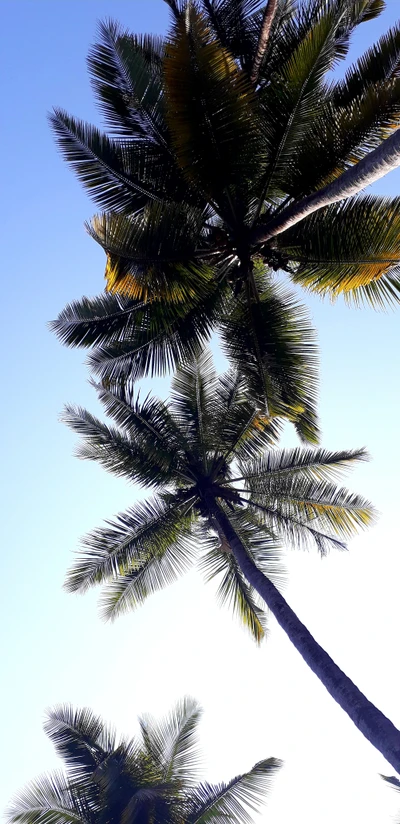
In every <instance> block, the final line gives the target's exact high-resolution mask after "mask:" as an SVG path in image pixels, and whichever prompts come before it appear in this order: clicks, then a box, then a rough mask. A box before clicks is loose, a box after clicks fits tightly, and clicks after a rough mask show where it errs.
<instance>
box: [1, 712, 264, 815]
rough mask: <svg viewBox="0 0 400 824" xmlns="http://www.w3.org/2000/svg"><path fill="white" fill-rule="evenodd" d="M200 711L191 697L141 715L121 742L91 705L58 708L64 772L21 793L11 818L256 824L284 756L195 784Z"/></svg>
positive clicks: (57, 741)
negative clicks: (161, 715)
mask: <svg viewBox="0 0 400 824" xmlns="http://www.w3.org/2000/svg"><path fill="white" fill-rule="evenodd" d="M199 717H200V708H199V706H198V704H197V703H196V702H195V701H193V699H190V698H186V699H184V700H183V701H181V702H180V703H178V704H177V705H176V707H175V708H174V710H173V711H172V712H171V713H170V715H169V716H168V717H167V718H165V719H164V720H163V721H162V722H161V723H157V722H156V721H154V719H152V718H151V717H145V718H140V719H139V724H140V736H139V737H137V738H134V739H131V740H121V741H117V740H116V735H115V733H114V731H113V730H112V729H110V728H109V727H107V726H106V725H105V724H104V722H103V721H102V719H101V718H99V717H97V716H95V715H94V714H93V713H92V712H91V710H89V709H82V710H74V709H73V708H72V707H70V706H59V707H55V708H54V709H53V710H51V711H50V712H49V713H48V716H47V721H46V724H45V730H46V732H47V734H48V736H49V738H50V739H51V741H52V742H53V744H54V745H55V748H56V751H57V753H58V755H59V756H61V758H62V759H63V762H64V764H65V770H66V771H65V773H52V774H51V775H48V776H42V777H41V778H39V779H37V780H36V781H35V782H32V783H31V784H30V785H29V786H28V787H27V788H26V789H25V790H23V791H21V793H20V794H19V795H18V796H17V797H16V798H15V799H14V801H13V803H12V804H11V805H10V807H9V809H8V811H7V821H8V824H73V822H74V824H182V822H184V824H213V823H214V822H215V824H218V822H220V821H221V820H222V819H223V820H224V821H226V822H230V824H250V822H251V817H250V815H249V810H256V809H258V808H259V807H260V806H261V805H262V803H263V802H264V800H265V796H266V794H267V793H268V790H269V788H270V785H271V781H272V778H273V776H274V774H275V773H276V771H277V769H279V767H280V762H279V761H278V760H277V759H275V758H268V759H266V760H264V761H260V762H259V763H258V764H255V766H254V767H253V768H252V769H251V770H249V772H247V773H244V774H243V775H238V776H237V777H236V778H233V779H232V780H231V781H229V782H228V783H227V784H224V783H221V784H217V785H215V784H208V783H200V784H199V783H196V777H197V768H198V763H199V751H198V746H197V740H196V728H197V725H198V721H199Z"/></svg>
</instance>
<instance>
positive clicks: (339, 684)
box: [209, 501, 400, 773]
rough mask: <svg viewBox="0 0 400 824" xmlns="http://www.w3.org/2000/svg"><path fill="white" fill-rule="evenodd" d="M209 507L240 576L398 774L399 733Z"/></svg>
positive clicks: (228, 524) (212, 506)
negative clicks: (259, 597) (322, 644)
mask: <svg viewBox="0 0 400 824" xmlns="http://www.w3.org/2000/svg"><path fill="white" fill-rule="evenodd" d="M209 508H210V510H211V511H212V515H213V516H214V518H215V520H216V521H217V523H218V526H219V528H220V530H221V531H222V532H223V533H224V534H225V537H226V539H227V541H228V542H229V545H230V547H231V550H232V553H233V555H234V557H235V558H236V561H237V563H238V565H239V567H240V569H241V570H242V572H243V574H244V575H245V577H246V578H247V580H248V582H249V583H250V584H251V585H252V586H253V587H254V589H255V590H256V591H257V592H258V594H259V595H260V596H261V598H263V600H264V601H265V603H266V604H267V606H268V608H269V609H270V610H271V612H272V614H273V615H274V616H275V618H276V620H277V621H278V623H279V624H280V626H281V627H282V629H283V630H284V631H285V632H286V635H287V636H288V638H290V640H291V642H292V644H294V646H295V647H296V649H297V651H298V652H299V653H300V655H301V656H302V657H303V658H304V660H305V662H306V664H308V666H309V667H310V669H312V671H313V672H314V673H315V675H317V677H318V678H319V680H320V681H321V683H322V684H323V685H324V687H326V689H327V690H328V692H329V693H330V695H331V696H332V698H334V699H335V701H336V702H337V703H338V704H339V706H340V707H341V708H342V709H343V710H344V711H345V712H347V715H348V716H349V717H350V718H351V720H352V721H353V723H354V724H355V725H356V727H358V729H359V730H360V732H362V734H363V735H364V736H365V737H366V738H367V739H368V741H370V742H371V744H372V745H373V746H374V747H376V749H377V750H379V751H380V752H381V753H382V755H383V756H384V758H386V760H387V761H388V762H389V764H391V765H392V767H394V769H395V770H396V771H397V772H398V773H400V731H399V730H398V729H396V727H395V726H394V724H392V722H391V721H390V720H389V719H388V718H386V716H385V715H383V713H382V712H380V710H378V709H377V707H375V706H374V704H372V703H371V702H370V701H368V699H367V698H366V697H365V695H363V693H362V692H360V690H359V689H358V687H356V685H355V684H353V682H352V681H351V680H350V678H348V677H347V675H345V673H344V672H342V670H341V669H339V667H338V666H337V665H336V664H335V662H334V661H333V660H332V658H331V657H330V656H329V655H328V653H327V652H325V650H324V649H323V648H322V647H321V646H320V645H319V644H318V643H317V641H316V640H315V639H314V638H313V636H312V635H311V633H310V632H309V631H308V629H307V627H305V626H304V624H302V622H301V621H300V620H299V618H298V617H297V615H296V613H295V612H293V610H292V609H291V607H290V606H289V604H288V603H287V602H286V601H285V599H284V597H283V596H282V595H281V593H280V592H279V591H278V590H277V589H276V587H275V586H274V584H273V583H272V582H271V581H270V580H269V579H268V578H267V577H266V576H265V575H264V574H263V573H262V572H261V571H260V570H259V569H258V568H257V566H256V565H255V563H254V562H253V561H252V560H251V558H250V557H249V555H248V553H247V552H246V549H245V547H244V545H243V544H242V542H241V540H240V538H239V537H238V535H237V534H236V532H235V529H234V527H233V526H232V524H231V522H230V521H229V518H228V517H227V516H226V515H225V512H224V511H223V510H222V509H221V507H220V506H219V505H218V504H217V503H216V502H215V501H212V502H211V501H210V502H209Z"/></svg>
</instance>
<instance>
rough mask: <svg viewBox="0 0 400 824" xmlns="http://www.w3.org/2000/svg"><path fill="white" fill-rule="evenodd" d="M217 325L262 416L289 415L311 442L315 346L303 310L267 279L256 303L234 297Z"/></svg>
mask: <svg viewBox="0 0 400 824" xmlns="http://www.w3.org/2000/svg"><path fill="white" fill-rule="evenodd" d="M220 328H221V333H222V346H223V348H224V350H225V352H226V354H227V355H228V357H229V359H230V361H231V362H232V363H233V364H234V365H235V366H236V367H237V368H238V370H239V372H241V374H243V375H244V377H245V379H246V381H247V383H248V386H249V390H250V392H251V393H252V395H253V398H254V399H255V400H256V402H257V403H258V404H260V406H261V408H263V409H264V410H265V413H266V415H267V416H268V417H273V416H276V415H278V416H283V417H288V418H289V419H291V420H293V421H295V422H296V427H297V429H298V431H299V434H300V435H301V437H303V438H304V439H305V440H309V441H311V442H315V441H316V440H317V439H318V428H317V423H316V411H315V406H316V394H317V372H316V358H317V350H316V346H315V340H314V331H313V329H312V327H311V325H310V323H309V319H308V316H307V314H306V312H305V310H304V308H303V307H302V306H300V305H299V304H298V302H297V301H296V300H295V299H294V298H293V296H292V295H289V294H288V293H287V292H286V291H285V290H282V289H281V288H280V287H277V286H276V285H275V284H272V282H270V283H269V284H268V285H267V286H266V288H265V289H264V291H263V293H262V294H261V296H260V299H259V301H257V302H256V301H252V300H251V299H250V300H248V301H247V302H244V301H241V302H239V301H238V302H237V304H236V305H235V306H234V308H233V309H232V311H231V313H230V315H229V316H226V317H225V318H224V320H223V322H222V323H221V325H220Z"/></svg>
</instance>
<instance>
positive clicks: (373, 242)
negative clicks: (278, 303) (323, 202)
mask: <svg viewBox="0 0 400 824" xmlns="http://www.w3.org/2000/svg"><path fill="white" fill-rule="evenodd" d="M300 225H301V230H300ZM278 243H279V246H280V248H281V249H283V248H284V249H285V253H286V254H288V255H289V256H290V257H291V258H292V259H293V260H297V261H298V267H297V269H296V271H295V272H294V274H293V279H294V280H295V281H296V282H298V283H301V284H302V285H303V286H306V287H307V288H310V289H313V290H314V291H316V292H319V293H321V294H322V295H323V294H325V293H328V294H330V295H331V296H332V297H336V296H337V295H338V294H340V293H341V292H345V293H346V294H347V293H351V292H353V291H354V290H356V295H358V294H359V291H361V290H362V289H363V287H365V286H368V285H369V284H370V283H371V282H372V281H379V279H380V278H381V277H382V276H387V275H393V278H394V280H395V282H397V281H398V283H399V291H400V279H399V276H398V271H399V266H400V198H385V197H378V196H372V195H368V196H364V197H358V198H352V199H350V200H347V201H345V202H342V203H339V204H334V205H332V206H329V207H327V208H326V209H324V210H321V211H319V212H316V213H314V214H313V215H311V216H310V217H309V218H307V219H306V220H305V221H303V222H302V223H301V224H297V225H296V226H293V227H292V228H291V229H288V231H287V232H284V234H283V235H281V236H280V239H279V242H278ZM349 297H351V295H349ZM356 299H357V298H356Z"/></svg>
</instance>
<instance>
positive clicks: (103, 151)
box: [49, 109, 159, 212]
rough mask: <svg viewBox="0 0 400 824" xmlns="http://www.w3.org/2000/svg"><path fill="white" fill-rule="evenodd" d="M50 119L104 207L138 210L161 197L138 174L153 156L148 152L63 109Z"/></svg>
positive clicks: (59, 140)
mask: <svg viewBox="0 0 400 824" xmlns="http://www.w3.org/2000/svg"><path fill="white" fill-rule="evenodd" d="M49 120H50V125H51V126H52V129H53V131H54V134H55V137H56V141H57V144H58V146H59V148H60V150H61V152H62V154H63V156H64V158H65V160H66V161H67V162H68V163H70V165H71V166H72V168H73V170H74V172H75V173H76V175H77V176H78V178H79V180H80V181H81V183H82V184H83V185H84V187H85V188H86V189H88V191H89V193H90V195H91V196H92V197H93V199H94V201H95V203H97V205H98V206H100V208H101V209H115V210H118V211H119V210H123V211H129V212H136V211H138V210H140V209H143V207H144V206H145V204H146V203H147V202H148V201H149V200H151V199H153V198H156V199H158V197H159V194H158V193H157V192H156V191H154V190H152V188H151V187H150V188H149V187H148V186H147V185H146V184H144V183H143V179H141V177H140V176H139V175H138V174H135V172H137V171H140V166H143V165H144V164H145V161H147V160H148V159H149V158H148V152H147V154H146V155H145V156H143V150H142V151H141V150H140V149H139V148H137V147H135V146H134V145H133V144H117V143H115V142H114V141H112V140H110V139H109V138H108V137H106V135H104V134H102V133H101V132H100V131H99V130H98V129H96V128H95V127H94V126H90V125H88V124H86V123H83V122H82V121H79V120H76V119H75V118H73V117H70V115H68V114H67V113H66V112H64V111H62V110H61V109H55V110H54V113H53V114H51V115H50V116H49ZM137 160H139V161H141V162H139V164H137V163H135V161H137ZM132 166H133V174H132V172H131V167H132ZM135 166H136V167H137V166H139V169H137V168H136V169H135Z"/></svg>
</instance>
